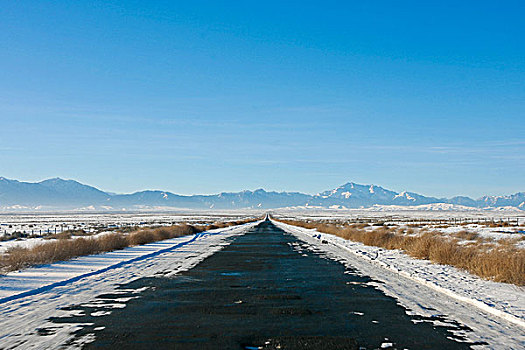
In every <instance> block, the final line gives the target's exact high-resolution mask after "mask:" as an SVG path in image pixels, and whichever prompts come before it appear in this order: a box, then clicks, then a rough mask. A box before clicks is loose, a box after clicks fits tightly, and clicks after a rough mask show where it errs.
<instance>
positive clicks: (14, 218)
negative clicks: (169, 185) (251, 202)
mask: <svg viewBox="0 0 525 350" xmlns="http://www.w3.org/2000/svg"><path fill="white" fill-rule="evenodd" d="M258 215H260V213H254V212H249V213H243V212H235V213H232V212H214V213H201V212H188V213H99V214H96V213H58V214H51V213H46V214H0V254H1V253H3V252H5V251H6V250H7V249H8V248H10V247H14V246H21V247H31V246H34V245H36V244H38V243H41V242H44V241H48V240H45V239H44V238H43V237H45V236H48V235H52V234H55V233H61V232H63V231H66V230H84V231H85V232H86V233H87V234H90V235H100V234H104V233H106V232H108V231H109V230H115V229H117V230H118V229H122V228H126V227H148V226H166V225H173V224H177V223H188V224H201V223H213V222H219V221H220V222H228V221H235V220H240V219H244V218H246V217H250V216H251V217H257V216H258ZM15 232H18V233H22V234H23V235H22V237H20V238H16V239H9V238H10V235H12V234H13V233H15Z"/></svg>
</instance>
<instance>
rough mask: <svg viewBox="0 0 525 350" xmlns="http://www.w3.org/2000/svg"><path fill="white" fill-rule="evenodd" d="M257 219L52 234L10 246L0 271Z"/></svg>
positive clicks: (1, 259) (107, 250)
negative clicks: (30, 244) (73, 235)
mask: <svg viewBox="0 0 525 350" xmlns="http://www.w3.org/2000/svg"><path fill="white" fill-rule="evenodd" d="M255 220H257V219H246V220H237V221H231V222H226V223H220V224H218V223H214V224H212V225H204V226H193V225H188V224H178V225H173V226H165V227H158V228H143V229H138V230H135V231H132V232H129V234H126V233H123V232H111V233H108V234H104V235H100V236H96V237H79V238H75V239H73V238H71V235H70V234H63V235H61V234H59V235H56V236H54V237H53V238H55V239H54V240H53V241H48V242H42V243H40V244H37V245H35V246H33V247H30V248H24V247H16V246H15V247H13V248H10V249H8V250H7V251H6V252H5V253H4V254H3V255H2V256H0V272H7V271H14V270H19V269H21V268H25V267H29V266H35V265H41V264H49V263H52V262H56V261H63V260H69V259H72V258H74V257H78V256H83V255H91V254H98V253H103V252H110V251H113V250H118V249H124V248H126V247H129V246H135V245H142V244H147V243H153V242H158V241H162V240H166V239H170V238H176V237H181V236H186V235H192V234H196V233H199V232H203V231H207V230H210V229H214V228H218V227H229V226H234V225H241V224H245V223H248V222H252V221H255Z"/></svg>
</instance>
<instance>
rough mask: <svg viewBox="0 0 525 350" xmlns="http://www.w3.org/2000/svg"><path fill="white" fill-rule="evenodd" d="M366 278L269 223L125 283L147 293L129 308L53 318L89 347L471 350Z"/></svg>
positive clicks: (108, 297) (90, 309)
mask: <svg viewBox="0 0 525 350" xmlns="http://www.w3.org/2000/svg"><path fill="white" fill-rule="evenodd" d="M370 282H372V280H371V279H370V278H369V277H366V276H361V275H360V274H358V273H357V272H356V271H354V270H352V269H348V268H347V267H345V266H343V265H342V264H340V263H339V262H336V261H333V260H330V259H328V258H325V257H324V256H323V254H322V252H319V251H311V250H308V249H306V247H305V246H304V245H303V243H301V242H300V241H298V240H297V239H296V238H295V237H294V236H292V235H290V234H287V233H285V232H284V231H282V230H280V229H279V228H277V227H276V226H274V225H273V224H272V223H271V222H269V221H266V222H263V223H262V224H260V225H259V226H257V227H256V228H255V229H253V230H252V231H250V232H249V233H247V234H246V235H243V236H239V237H237V238H235V240H234V241H233V242H232V243H231V244H230V245H229V246H227V247H226V248H224V249H223V250H221V251H219V252H218V253H216V254H214V255H212V256H210V257H208V258H207V259H205V260H204V261H202V262H201V263H200V264H199V265H197V266H196V267H194V268H193V269H191V270H189V271H186V272H184V273H181V274H178V275H176V276H175V277H169V278H168V277H162V276H160V277H159V276H157V277H150V278H142V279H139V280H136V281H134V282H132V283H129V284H127V285H123V286H121V288H122V289H123V290H124V289H137V288H141V287H148V288H147V289H146V290H145V291H144V292H142V293H141V294H140V297H139V298H136V299H131V300H129V301H127V306H126V307H125V308H121V309H114V310H113V311H112V313H111V314H109V315H107V316H103V317H100V316H99V317H93V316H91V314H92V313H93V312H96V311H97V309H96V307H95V306H92V307H79V306H75V307H74V308H75V309H76V310H78V309H83V310H84V314H85V316H78V317H71V318H60V319H57V320H55V322H57V323H60V322H68V323H71V322H78V323H82V324H92V325H88V326H86V327H84V328H83V329H82V330H80V331H78V332H77V334H76V336H77V338H80V337H82V336H85V335H86V334H89V333H95V334H96V339H95V341H94V342H92V343H89V344H88V345H86V346H85V347H86V348H88V349H164V348H169V349H359V348H363V349H376V348H397V349H467V348H469V344H467V343H464V342H459V341H461V339H457V338H455V337H454V336H453V335H452V333H450V332H449V330H450V326H449V328H447V327H444V326H438V327H437V326H434V325H433V324H432V323H431V322H425V321H429V320H426V319H423V318H421V317H417V316H409V315H408V314H407V313H406V310H405V309H404V308H403V307H401V306H400V305H398V304H397V303H396V301H395V300H394V299H393V298H391V297H388V296H386V295H385V294H383V292H381V291H379V290H378V289H376V288H375V287H374V286H373V285H371V284H370ZM123 297H126V295H125V294H112V295H101V296H99V298H100V299H101V300H106V301H107V300H112V299H114V300H117V299H118V300H122V299H121V298H123ZM119 298H120V299H119ZM102 327H104V328H102ZM456 327H461V326H459V325H457V326H456ZM452 328H454V326H452Z"/></svg>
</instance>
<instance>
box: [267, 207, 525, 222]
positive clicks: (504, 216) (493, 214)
mask: <svg viewBox="0 0 525 350" xmlns="http://www.w3.org/2000/svg"><path fill="white" fill-rule="evenodd" d="M425 208H427V207H425V206H418V207H400V206H374V207H371V208H366V209H321V208H313V207H312V208H305V207H303V208H286V209H275V210H271V211H270V212H271V213H274V214H275V215H278V216H279V217H282V218H292V219H293V218H297V219H312V220H356V219H361V220H367V219H371V220H394V221H406V222H410V221H414V222H417V221H420V220H443V221H446V220H454V219H456V220H458V221H459V220H464V221H468V220H474V221H477V220H491V219H494V220H512V221H513V222H515V221H516V220H518V221H519V223H520V224H524V225H525V211H523V210H508V211H505V210H482V209H476V208H468V207H466V208H468V210H466V209H465V210H457V208H454V207H446V208H442V209H436V208H432V209H428V208H427V209H425Z"/></svg>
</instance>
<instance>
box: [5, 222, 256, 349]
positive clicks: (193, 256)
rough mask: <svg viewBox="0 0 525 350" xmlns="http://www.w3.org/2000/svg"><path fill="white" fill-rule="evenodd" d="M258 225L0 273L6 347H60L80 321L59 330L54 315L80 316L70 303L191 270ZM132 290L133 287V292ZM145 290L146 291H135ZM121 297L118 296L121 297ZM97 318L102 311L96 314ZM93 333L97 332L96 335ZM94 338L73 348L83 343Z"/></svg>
mask: <svg viewBox="0 0 525 350" xmlns="http://www.w3.org/2000/svg"><path fill="white" fill-rule="evenodd" d="M256 224H257V223H250V224H245V225H242V226H234V227H231V228H225V229H217V230H212V231H208V232H204V233H201V234H197V235H195V236H186V237H180V238H174V239H170V240H166V241H162V242H158V243H152V244H147V245H144V246H140V247H131V248H127V249H124V250H120V251H115V252H111V253H105V254H99V255H92V256H86V257H80V258H77V259H73V260H70V261H66V262H60V263H55V264H50V265H46V266H41V267H36V268H29V269H26V270H23V271H20V272H12V273H9V274H7V275H5V276H1V277H0V293H1V294H0V314H1V315H2V318H0V347H1V348H3V349H12V348H17V347H22V348H25V349H44V348H57V346H58V344H64V343H65V342H67V341H68V339H70V337H71V332H73V331H74V330H75V329H77V328H78V327H80V325H78V324H76V325H67V324H63V326H62V327H60V328H57V326H56V324H53V323H52V322H50V321H49V318H50V317H52V316H54V317H66V316H70V315H74V314H75V312H76V311H75V310H68V309H67V306H69V305H75V304H82V303H86V302H87V301H89V300H94V298H95V297H96V296H98V295H101V294H104V293H112V292H114V290H115V287H116V286H117V285H119V284H123V283H128V282H130V281H132V280H134V279H136V278H141V277H145V276H154V275H170V274H176V273H178V272H180V271H183V270H187V269H189V268H191V267H192V266H194V265H196V264H197V263H198V262H200V261H201V260H202V259H204V258H205V257H207V256H209V255H211V254H213V253H214V252H216V251H217V250H219V249H221V248H222V247H223V246H224V245H225V244H228V238H230V237H232V236H235V235H239V234H243V233H245V232H246V231H247V230H248V229H249V228H251V227H253V226H254V225H256ZM128 292H129V291H128ZM133 292H136V293H139V292H140V291H133ZM117 301H118V300H117ZM125 301H126V300H122V301H121V302H115V300H114V299H113V300H112V302H111V303H105V302H104V301H103V300H102V301H101V300H98V301H96V303H99V304H100V305H99V306H100V307H101V308H102V309H104V311H103V312H101V313H100V315H103V314H107V313H110V312H111V310H112V309H114V308H120V307H125ZM93 316H97V315H93ZM92 336H93V335H91V337H92ZM89 340H90V336H88V337H86V338H85V339H81V340H80V343H74V344H70V346H69V347H71V348H75V347H80V346H81V345H82V342H87V341H89Z"/></svg>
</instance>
